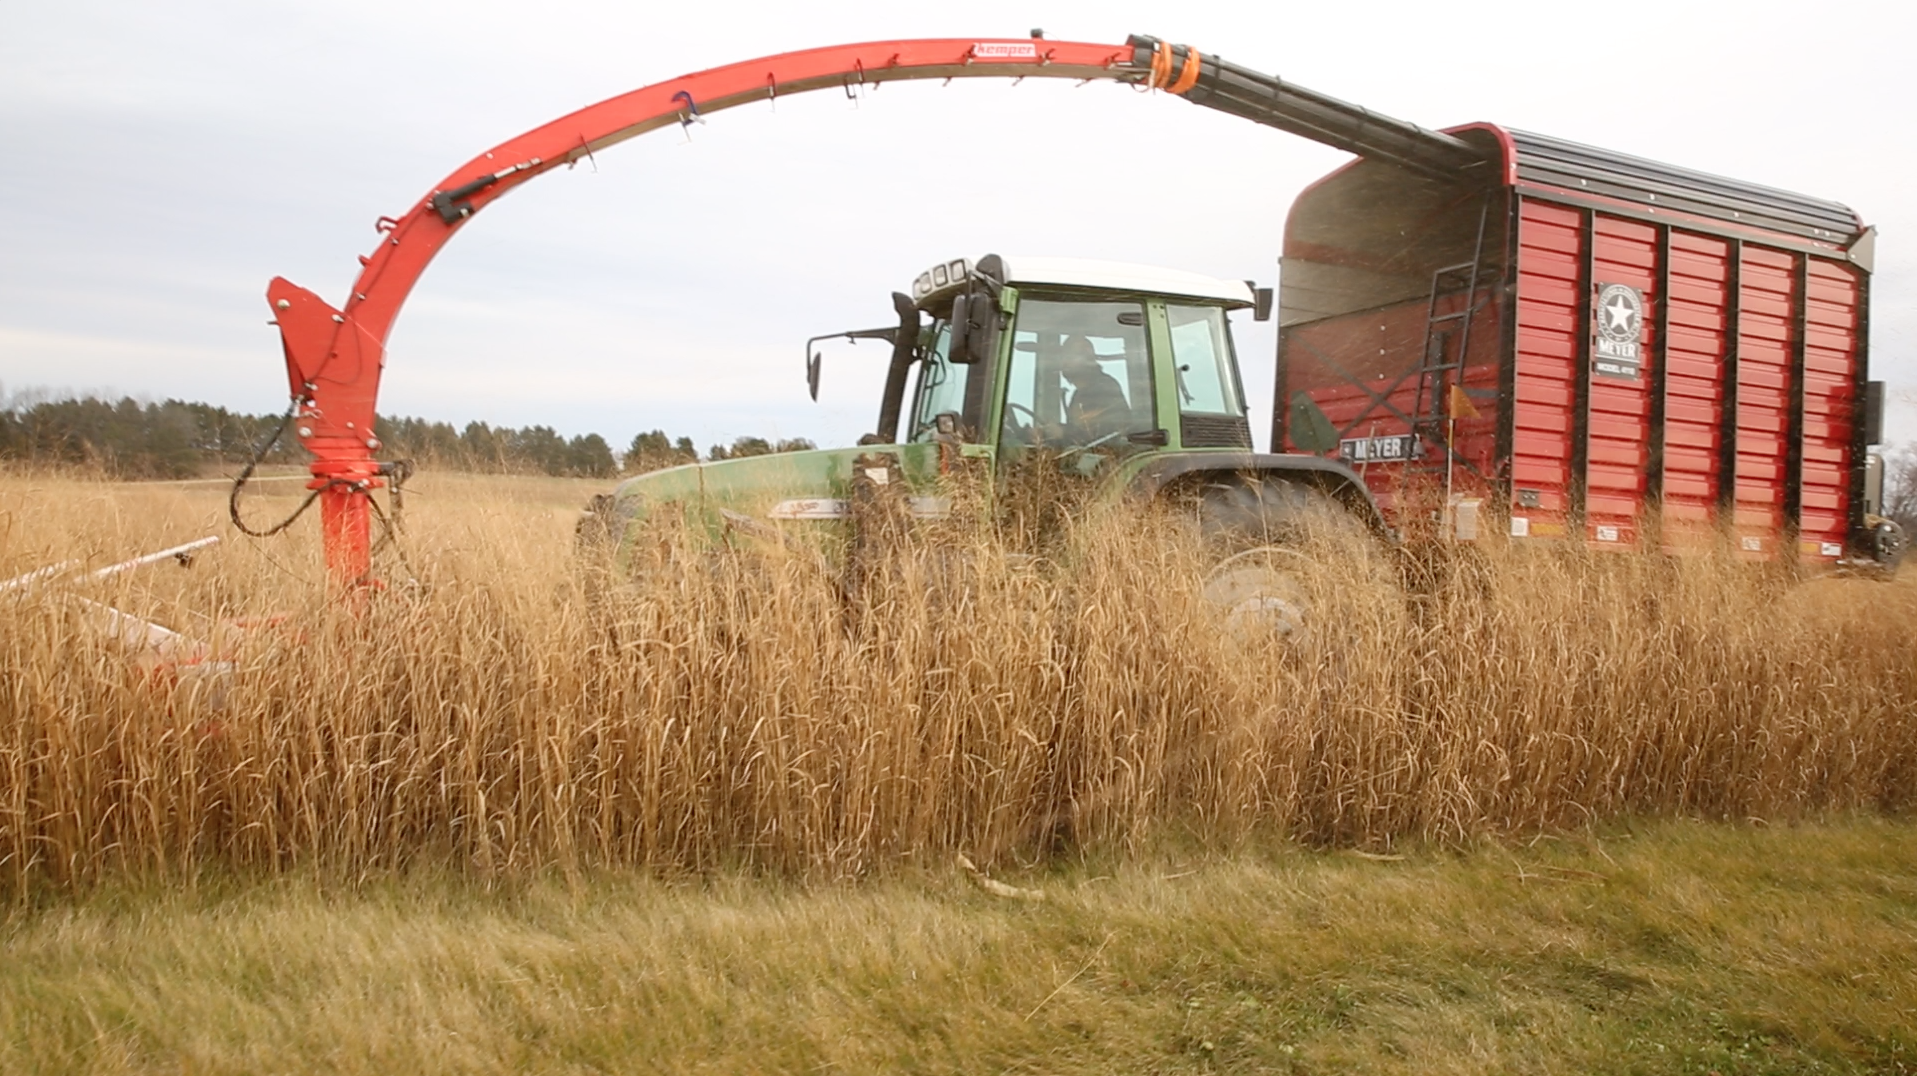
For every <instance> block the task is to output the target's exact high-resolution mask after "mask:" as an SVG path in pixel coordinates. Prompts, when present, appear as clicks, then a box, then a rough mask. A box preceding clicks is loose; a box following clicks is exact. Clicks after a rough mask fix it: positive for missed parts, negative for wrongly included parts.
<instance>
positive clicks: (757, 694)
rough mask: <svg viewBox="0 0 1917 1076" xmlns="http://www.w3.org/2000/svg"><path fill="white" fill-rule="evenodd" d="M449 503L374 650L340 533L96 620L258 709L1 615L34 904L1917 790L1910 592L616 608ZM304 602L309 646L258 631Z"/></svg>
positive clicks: (649, 602) (7, 569)
mask: <svg viewBox="0 0 1917 1076" xmlns="http://www.w3.org/2000/svg"><path fill="white" fill-rule="evenodd" d="M422 486H423V487H424V488H423V489H422V491H421V492H422V497H421V500H422V501H423V502H425V507H424V509H423V510H422V511H421V512H419V513H418V514H419V516H420V517H421V518H419V519H416V520H415V522H414V524H413V528H412V531H411V533H410V535H409V538H408V539H407V549H408V551H409V552H408V561H409V563H410V565H411V566H412V568H413V569H414V570H415V571H416V572H417V574H418V585H417V586H395V587H393V588H392V589H390V590H389V591H388V592H386V593H385V594H383V595H382V596H380V597H379V598H378V600H375V601H373V602H371V603H370V606H369V608H368V609H367V610H366V612H365V613H364V614H363V615H355V614H354V613H353V612H352V611H350V610H349V609H348V608H345V607H343V606H342V605H340V604H338V603H329V602H328V601H327V600H326V599H325V597H324V591H323V588H321V587H320V586H318V585H317V581H316V578H315V577H316V576H317V575H318V572H317V571H316V570H312V569H308V568H306V567H305V566H307V565H311V564H313V563H314V561H315V558H314V554H313V550H312V538H311V535H310V534H308V535H304V536H302V537H301V538H299V539H296V540H294V541H293V542H290V543H286V544H279V545H274V544H266V545H242V544H237V543H233V544H231V548H227V549H224V550H223V551H222V553H221V555H220V556H219V557H217V558H208V560H207V562H206V563H203V564H202V565H200V566H198V567H196V568H194V569H191V570H190V571H184V572H182V571H177V570H174V569H166V570H165V571H164V572H160V573H158V574H150V575H129V577H127V578H118V577H116V579H115V580H114V581H113V582H112V583H111V584H110V585H108V586H106V587H104V588H102V589H101V590H98V591H88V592H86V595H87V596H88V597H89V598H91V599H94V600H98V601H101V602H105V603H108V604H112V605H114V606H115V607H118V608H124V609H126V610H127V611H129V612H132V613H135V614H136V615H143V616H150V617H152V618H154V619H156V620H159V621H161V622H163V623H168V624H170V625H172V626H174V627H176V628H180V629H181V630H184V631H188V632H189V633H192V634H198V635H200V636H202V637H204V638H206V639H208V640H209V641H211V642H213V643H214V644H215V645H216V647H218V648H221V649H223V650H226V651H229V652H230V653H231V654H232V656H233V658H234V660H235V661H236V663H237V671H235V672H234V673H233V674H232V675H231V676H228V677H220V676H193V675H181V676H171V675H165V674H163V673H158V674H156V672H155V671H154V670H152V669H151V668H149V667H146V666H143V665H141V664H140V663H137V662H129V661H128V660H127V658H126V655H124V654H123V653H121V652H119V651H118V650H117V649H116V648H115V646H114V644H112V643H111V642H110V641H108V640H103V639H102V638H100V637H99V636H98V635H97V634H96V633H93V632H90V631H89V630H88V629H87V627H86V625H85V622H84V618H83V616H82V615H81V614H80V613H79V612H78V611H76V605H75V603H73V602H71V601H69V600H66V599H65V598H63V597H62V592H61V591H59V590H56V589H51V588H23V589H22V590H21V591H19V592H17V593H14V592H10V593H8V594H5V595H0V884H4V885H5V887H6V890H7V892H8V893H9V894H10V895H11V896H12V897H14V898H15V899H21V898H25V897H26V896H28V895H29V894H31V893H32V892H33V891H34V890H35V889H36V888H37V887H41V886H55V887H74V886H86V885H90V884H93V883H97V882H99V881H102V880H106V879H109V878H115V877H124V876H136V877H150V878H154V879H159V880H165V881H182V880H185V881H190V880H191V879H192V878H194V877H196V876H197V875H198V874H199V873H201V872H203V871H207V870H219V871H230V870H239V871H243V872H244V871H277V870H281V869H285V868H289V867H294V866H299V867H302V868H305V867H311V868H316V869H319V870H322V871H325V872H327V873H331V874H337V875H339V876H343V877H348V878H353V877H359V876H362V875H364V874H366V873H368V872H380V871H390V870H394V869H403V868H406V867H408V866H409V865H413V864H417V863H421V862H433V863H436V864H444V863H452V864H456V865H461V866H464V867H466V868H469V869H471V870H473V871H476V872H481V873H499V872H525V871H535V870H544V869H555V868H556V869H559V870H562V871H573V870H578V869H582V868H594V867H607V866H631V867H641V868H646V869H650V870H654V871H660V872H668V873H670V872H683V871H705V870H710V869H714V868H719V867H744V868H747V869H755V870H765V871H772V872H778V873H784V874H800V875H825V876H838V875H856V874H866V873H871V872H874V871H882V870H884V869H885V868H886V866H887V865H888V864H895V863H899V862H933V861H937V862H949V861H951V858H952V857H953V856H954V854H957V853H964V854H967V855H969V856H971V857H972V858H973V859H974V860H976V861H977V862H979V863H980V864H982V865H984V867H985V868H987V869H989V868H990V867H991V866H992V865H993V864H994V863H995V862H1003V861H1005V860H1007V859H1009V858H1022V859H1026V860H1030V859H1033V858H1036V857H1040V856H1044V855H1049V854H1055V853H1057V852H1059V851H1061V850H1063V849H1068V848H1074V847H1087V846H1091V847H1119V848H1123V847H1127V846H1131V845H1132V844H1134V843H1135V842H1138V841H1141V840H1143V839H1145V838H1147V837H1148V836H1150V835H1151V834H1153V833H1154V832H1155V831H1162V830H1163V829H1165V828H1167V827H1176V828H1179V829H1181V830H1188V831H1190V832H1192V833H1195V834H1197V835H1199V836H1200V837H1201V838H1202V839H1205V840H1210V841H1217V842H1231V841H1234V840H1237V839H1239V838H1241V837H1243V836H1245V835H1246V834H1249V833H1251V832H1253V831H1254V830H1262V831H1267V832H1269V831H1277V832H1284V833H1289V834H1292V835H1295V836H1296V837H1297V838H1298V839H1300V840H1303V841H1307V842H1312V843H1322V844H1342V845H1354V846H1367V847H1379V846H1385V845H1389V844H1390V843H1391V842H1393V841H1396V840H1401V839H1405V838H1416V839H1421V840H1438V841H1463V840H1466V839H1470V838H1472V837H1475V836H1479V835H1487V834H1489V835H1512V834H1527V833H1535V832H1539V831H1546V830H1554V829H1563V828H1567V827H1576V826H1580V825H1584V824H1586V823H1589V822H1591V821H1594V820H1599V819H1604V818H1607V817H1615V816H1619V815H1628V814H1652V815H1683V816H1701V817H1708V818H1747V817H1763V818H1790V817H1797V816H1803V815H1808V814H1813V813H1817V812H1822V811H1829V810H1837V809H1854V808H1868V809H1881V810H1893V811H1894V810H1902V809H1905V808H1907V807H1909V806H1910V804H1911V802H1912V799H1913V796H1914V795H1917V789H1914V787H1913V785H1914V781H1917V710H1914V709H1913V706H1914V704H1917V662H1913V660H1912V658H1913V655H1917V588H1914V587H1912V586H1911V585H1909V584H1908V583H1890V584H1883V583H1873V582H1867V581H1860V580H1847V579H1836V578H1821V579H1812V580H1809V581H1797V580H1793V579H1792V578H1790V577H1789V575H1788V574H1787V573H1784V572H1782V571H1780V570H1777V569H1764V568H1758V567H1754V566H1750V565H1743V564H1735V563H1728V562H1723V561H1718V560H1714V559H1710V558H1683V559H1669V558H1662V557H1649V556H1619V555H1605V554H1598V553H1592V552H1587V551H1583V550H1575V549H1564V548H1554V547H1525V548H1515V547H1501V546H1489V547H1486V548H1484V549H1481V550H1477V551H1475V552H1474V553H1472V554H1470V555H1467V556H1459V557H1455V558H1451V559H1450V560H1449V561H1448V562H1447V563H1445V564H1441V565H1437V566H1435V567H1431V568H1430V570H1428V571H1426V572H1424V573H1422V574H1421V576H1420V578H1421V579H1423V580H1424V582H1422V583H1421V584H1420V585H1419V586H1418V587H1417V588H1415V591H1414V592H1409V593H1407V592H1404V591H1401V590H1399V589H1397V587H1396V586H1395V585H1386V584H1387V582H1389V581H1388V580H1385V579H1383V578H1382V577H1381V574H1380V572H1379V565H1378V563H1377V562H1376V561H1375V560H1368V559H1366V558H1363V557H1358V556H1354V555H1353V552H1352V550H1351V549H1350V548H1349V546H1348V545H1340V544H1337V543H1336V542H1324V543H1321V544H1320V545H1318V546H1316V547H1315V548H1314V549H1313V550H1312V551H1311V562H1312V563H1313V564H1314V565H1315V567H1314V568H1313V570H1312V571H1311V572H1310V573H1309V575H1308V577H1307V579H1306V587H1307V589H1308V590H1309V591H1310V592H1311V595H1312V598H1311V604H1312V608H1313V609H1314V614H1313V615H1314V619H1313V621H1312V626H1311V629H1310V630H1309V631H1307V632H1304V633H1302V634H1301V635H1299V636H1294V637H1291V638H1281V637H1275V636H1271V635H1257V634H1247V633H1244V632H1241V631H1234V630H1232V629H1231V628H1230V627H1229V626H1228V625H1227V624H1225V623H1224V622H1223V621H1222V619H1221V617H1220V616H1219V615H1218V611H1217V610H1216V609H1215V608H1213V607H1212V606H1210V605H1208V604H1207V603H1205V602H1204V601H1203V600H1202V598H1201V597H1200V594H1199V590H1200V584H1201V581H1202V578H1203V575H1204V571H1205V565H1206V553H1205V551H1204V550H1203V549H1202V548H1201V547H1200V545H1199V543H1198V542H1197V540H1196V539H1195V538H1194V537H1193V536H1192V535H1191V534H1190V529H1189V528H1188V527H1186V526H1184V525H1183V524H1182V523H1181V521H1179V520H1178V519H1176V518H1168V517H1165V516H1156V517H1154V516H1149V515H1141V514H1139V513H1136V512H1132V511H1126V510H1110V511H1088V512H1085V513H1082V514H1081V515H1080V516H1078V517H1077V518H1076V519H1075V520H1074V521H1073V522H1071V523H1070V524H1069V525H1068V526H1067V528H1066V531H1065V533H1064V534H1063V535H1062V537H1060V538H1059V539H1058V540H1057V541H1055V542H1053V543H1051V544H1049V545H1047V546H1045V547H1043V548H1042V549H1041V550H1040V552H1041V554H1042V555H1041V556H1039V557H1037V558H1032V557H1029V556H1026V555H1024V554H1025V553H1026V552H1027V551H1028V547H1025V546H1023V545H1022V544H1021V543H1019V542H1015V541H1008V540H1007V539H1005V538H1002V537H1000V536H997V535H994V534H992V533H990V532H989V531H988V530H985V529H968V528H965V527H961V526H958V525H956V524H947V525H944V526H942V527H938V528H934V529H921V530H918V531H914V532H909V533H905V534H903V535H901V536H900V537H899V538H898V540H897V541H896V543H895V544H894V545H893V547H892V548H891V549H889V550H888V551H887V556H886V558H885V560H884V562H883V569H882V570H874V571H870V572H867V573H866V574H865V576H864V577H863V578H862V580H861V584H860V587H859V590H858V592H857V594H855V595H852V596H850V597H848V595H847V593H846V591H845V588H844V579H843V577H842V575H841V574H840V573H838V572H837V571H835V570H833V569H830V568H828V567H825V563H826V562H825V561H823V560H822V559H821V558H820V557H819V556H818V555H817V554H816V553H815V552H814V551H813V550H812V549H811V548H810V546H809V544H808V543H807V542H806V541H804V540H799V541H795V542H793V543H791V544H790V545H780V544H778V543H770V542H743V543H741V544H740V545H739V546H738V547H736V548H733V549H731V550H714V549H712V548H710V547H709V546H706V545H704V544H702V543H700V542H698V541H694V540H693V539H692V538H691V537H690V536H688V535H687V534H686V533H685V532H684V531H683V530H676V531H675V530H673V529H671V528H664V529H661V530H660V531H658V532H657V533H656V534H655V535H654V536H653V538H652V540H651V541H649V542H648V543H646V545H645V548H644V551H643V553H642V555H641V556H639V558H638V559H637V562H636V564H635V566H634V575H633V580H632V582H630V583H629V584H625V585H621V586H619V587H615V588H612V589H611V590H605V589H603V588H600V587H598V586H597V585H596V584H595V583H594V582H593V579H594V577H593V576H592V574H591V573H587V572H581V571H579V570H578V569H577V567H576V565H575V564H574V563H573V560H572V555H571V548H570V534H569V524H570V517H571V514H572V513H571V510H570V509H569V508H568V507H567V505H568V504H569V503H570V504H576V503H577V502H578V501H580V500H583V497H582V496H575V494H576V493H577V492H578V491H577V490H576V489H574V488H573V485H571V484H559V483H547V484H544V485H542V484H539V483H536V482H531V481H528V480H513V479H495V480H483V479H467V480H454V479H450V478H442V479H438V480H433V479H430V478H429V479H428V480H427V481H425V482H422ZM196 498H197V499H196ZM275 503H276V504H279V503H282V502H275ZM0 509H4V511H5V513H6V514H5V516H4V536H5V540H6V545H5V546H4V547H0V573H4V574H6V575H9V576H10V575H12V574H17V573H18V572H23V571H26V570H29V569H31V568H33V567H36V566H37V565H39V564H43V563H52V562H55V561H58V560H62V559H67V558H70V557H78V558H81V559H87V560H92V561H99V562H103V561H104V560H105V559H106V558H117V557H119V556H124V555H125V554H127V553H130V552H136V551H139V550H141V549H144V548H151V547H158V546H160V545H165V544H170V543H171V542H173V541H178V540H180V539H182V538H187V537H194V536H196V535H197V533H208V532H210V531H211V530H212V528H213V527H214V523H215V520H214V518H213V513H214V511H215V510H216V509H215V508H214V505H213V502H212V499H211V496H210V495H206V494H202V493H193V494H187V493H181V492H178V491H173V492H169V491H166V490H164V489H160V488H156V487H141V488H129V487H122V486H112V485H108V484H104V483H94V484H89V483H81V482H73V481H68V480H59V479H48V478H44V477H42V478H32V479H17V478H16V479H10V480H5V481H4V482H3V483H0ZM269 510H270V509H269V508H262V509H261V511H262V512H266V511H269ZM289 546H290V548H289ZM296 566H297V567H296ZM393 567H394V568H397V565H395V566H393ZM274 610H291V611H292V612H293V613H294V614H295V615H294V616H293V617H291V618H290V619H289V620H288V621H287V622H286V624H285V625H283V626H280V627H265V628H255V629H252V630H239V629H235V628H232V627H230V626H223V622H224V621H227V620H230V619H231V618H233V617H237V616H246V615H252V616H257V615H260V614H264V613H267V612H271V611H274Z"/></svg>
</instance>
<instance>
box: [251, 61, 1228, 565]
mask: <svg viewBox="0 0 1917 1076" xmlns="http://www.w3.org/2000/svg"><path fill="white" fill-rule="evenodd" d="M1133 56H1134V50H1133V47H1132V46H1131V45H1129V44H1126V45H1094V44H1085V43H1075V42H1065V41H1046V40H1042V39H1037V40H1034V39H1001V40H985V41H980V40H971V39H947V40H920V41H879V42H872V43H869V44H863V45H840V46H834V47H831V48H823V49H809V50H806V51H803V52H788V53H782V54H780V55H777V56H770V57H766V58H763V59H758V60H747V61H745V62H744V63H736V64H731V65H728V66H726V67H716V68H713V69H712V70H709V71H701V72H699V73H697V74H692V75H686V76H683V77H681V78H676V79H673V80H671V81H669V82H661V83H657V84H655V85H651V86H646V87H644V88H641V89H637V90H633V91H632V92H630V93H625V94H621V95H620V96H618V97H613V98H609V99H607V100H604V101H601V102H599V103H598V104H596V105H591V106H589V107H587V108H583V109H580V110H579V111H577V112H574V113H572V114H571V115H569V116H565V117H562V118H560V119H557V120H554V121H553V122H551V123H548V124H546V125H545V126H543V127H539V128H536V129H534V130H531V131H528V132H526V133H525V134H522V135H520V136H519V137H517V138H514V139H512V140H510V141H507V142H504V143H501V144H500V145H498V146H495V147H493V148H492V149H491V150H488V151H487V152H485V153H482V154H480V155H479V156H478V157H475V158H473V159H472V160H471V161H468V162H467V163H466V164H464V165H462V166H460V167H459V168H457V169H455V170H454V171H453V173H452V174H451V175H449V176H447V177H446V178H445V179H443V180H441V181H440V183H439V185H438V186H436V187H435V188H434V189H433V191H432V193H430V194H428V195H427V196H426V197H425V198H423V199H421V200H420V201H419V202H418V203H417V204H415V205H414V206H413V207H412V209H410V210H409V211H408V212H407V213H406V214H405V215H403V216H401V217H399V218H398V219H394V218H391V217H382V218H380V220H379V224H378V228H379V231H380V233H381V235H382V236H383V237H384V238H383V239H382V241H381V242H380V245H379V248H378V249H377V250H375V251H374V252H373V253H372V254H371V255H367V256H363V257H361V258H360V263H361V264H362V265H363V266H364V268H362V269H361V271H360V274H359V279H358V280H357V281H355V282H354V284H353V291H352V294H351V295H350V296H348V298H347V300H346V303H345V305H344V306H343V307H339V308H335V307H333V306H331V305H330V304H328V303H327V302H326V301H325V300H324V299H321V298H320V297H319V296H317V295H315V294H313V293H312V292H310V291H308V290H306V289H305V288H302V287H300V286H298V285H296V284H293V283H292V282H290V281H288V280H286V279H284V278H282V277H275V278H274V279H273V282H272V284H271V285H269V286H268V287H267V290H266V295H267V301H268V302H269V303H270V304H271V305H272V307H273V311H274V316H275V318H276V320H277V322H278V324H279V328H280V339H281V342H282V343H283V345H284V347H285V352H286V376H287V381H288V383H289V386H290V387H291V390H292V393H293V395H294V396H295V397H297V399H298V401H299V404H298V409H297V414H296V416H295V419H294V421H295V423H296V427H295V429H296V432H297V434H298V436H299V439H300V443H301V444H303V445H305V446H306V448H307V450H308V451H310V452H311V453H312V454H313V463H312V465H311V470H312V474H313V479H312V481H311V482H309V483H308V485H307V488H309V489H314V490H318V491H319V500H320V518H321V527H322V533H323V538H324V543H325V549H326V563H327V567H328V569H329V570H330V573H331V575H332V577H333V578H334V579H335V580H338V581H340V582H344V583H354V582H359V581H364V580H366V578H367V575H368V571H369V569H370V567H371V565H370V556H371V527H370V523H371V519H370V506H371V502H370V500H369V497H370V492H371V491H372V490H373V489H375V488H377V487H378V486H379V485H381V481H380V465H379V463H378V462H377V461H376V460H375V459H374V455H373V454H374V453H375V452H377V451H378V450H379V447H380V446H379V440H378V437H377V435H376V434H375V433H374V430H373V412H374V407H375V405H376V403H377V400H378V397H379V375H380V370H381V368H382V367H384V366H385V364H386V337H387V334H388V333H389V332H390V331H391V329H392V326H393V321H394V319H395V318H396V317H398V315H399V311H400V307H401V306H402V305H404V304H405V302H406V297H407V295H408V294H409V293H411V291H412V290H413V284H414V282H415V281H417V280H418V279H419V276H420V274H421V273H422V272H424V271H425V269H426V266H427V264H428V263H430V262H431V261H432V259H433V256H434V255H435V254H437V253H439V248H440V247H442V246H444V245H445V243H446V241H447V240H448V239H449V238H451V237H452V234H453V233H454V232H456V231H458V230H459V228H460V227H461V226H462V225H464V224H465V222H466V221H467V220H468V219H469V218H471V216H472V215H473V214H474V213H476V212H478V211H479V210H481V209H483V208H485V207H486V206H487V205H488V204H490V203H491V202H492V201H493V200H494V199H496V198H499V197H501V196H502V195H504V194H505V193H506V192H507V191H510V190H512V189H513V188H515V187H517V186H519V185H520V184H522V183H525V182H527V181H529V180H531V179H532V178H534V177H535V176H539V175H542V174H544V173H546V172H549V171H551V170H553V169H554V168H557V167H559V166H561V165H571V164H572V163H574V162H575V161H577V160H578V159H579V158H581V157H584V156H587V155H588V154H591V153H594V152H597V151H599V150H602V149H604V148H606V147H607V146H611V145H613V144H615V143H618V142H623V141H625V140H626V139H628V138H632V137H634V136H636V135H641V134H644V133H646V132H647V131H651V130H655V129H657V128H659V127H663V126H666V125H668V124H673V123H691V122H693V121H694V120H696V119H697V118H699V117H700V116H702V115H704V114H708V113H712V112H717V111H720V110H721V109H726V108H734V107H737V106H739V105H744V104H750V103H753V102H756V101H768V100H772V99H774V98H777V97H779V96H782V95H785V94H792V93H804V92H806V91H809V90H819V89H826V88H830V87H835V86H836V87H844V88H845V90H846V92H847V93H856V92H857V90H858V88H859V87H860V86H863V85H876V84H878V83H883V82H891V81H896V80H901V79H927V78H945V79H953V78H1014V79H1022V78H1071V79H1083V80H1090V79H1112V80H1117V81H1127V82H1142V81H1148V80H1153V73H1152V71H1151V69H1150V65H1146V66H1144V67H1141V66H1138V65H1136V64H1134V63H1133V62H1132V60H1133ZM1194 66H1195V65H1194ZM1156 81H1159V82H1162V81H1164V80H1163V79H1158V80H1156Z"/></svg>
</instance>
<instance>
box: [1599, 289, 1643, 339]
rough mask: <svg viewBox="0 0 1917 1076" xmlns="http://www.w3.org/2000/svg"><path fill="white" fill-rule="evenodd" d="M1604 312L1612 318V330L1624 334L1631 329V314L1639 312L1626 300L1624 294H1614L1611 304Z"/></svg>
mask: <svg viewBox="0 0 1917 1076" xmlns="http://www.w3.org/2000/svg"><path fill="white" fill-rule="evenodd" d="M1604 313H1605V315H1606V316H1607V317H1609V318H1610V319H1611V324H1610V330H1611V331H1612V332H1613V333H1616V334H1618V335H1623V334H1624V333H1628V332H1630V331H1631V316H1632V315H1633V314H1636V313H1637V309H1636V308H1635V307H1633V306H1632V305H1631V304H1630V303H1627V302H1625V301H1624V296H1622V295H1613V296H1612V297H1611V302H1610V305H1608V306H1606V307H1605V308H1604Z"/></svg>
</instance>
